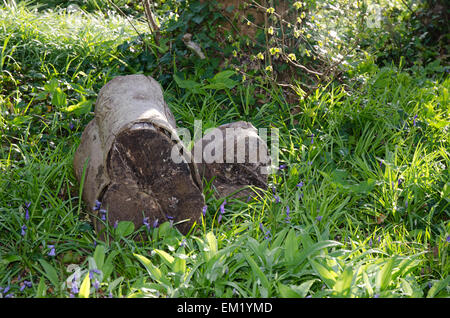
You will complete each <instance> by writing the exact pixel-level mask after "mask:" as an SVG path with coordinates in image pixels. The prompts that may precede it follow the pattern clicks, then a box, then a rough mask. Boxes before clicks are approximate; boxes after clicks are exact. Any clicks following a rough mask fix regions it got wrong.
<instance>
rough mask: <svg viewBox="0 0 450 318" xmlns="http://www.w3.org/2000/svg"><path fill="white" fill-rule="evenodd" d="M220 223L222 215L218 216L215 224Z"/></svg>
mask: <svg viewBox="0 0 450 318" xmlns="http://www.w3.org/2000/svg"><path fill="white" fill-rule="evenodd" d="M220 221H222V214H219V217H218V218H217V223H220Z"/></svg>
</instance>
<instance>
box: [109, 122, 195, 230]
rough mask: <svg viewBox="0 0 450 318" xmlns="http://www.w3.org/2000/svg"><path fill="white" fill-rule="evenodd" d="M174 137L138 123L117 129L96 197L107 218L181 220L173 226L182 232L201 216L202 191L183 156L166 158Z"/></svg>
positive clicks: (139, 221) (150, 125)
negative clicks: (105, 183)
mask: <svg viewBox="0 0 450 318" xmlns="http://www.w3.org/2000/svg"><path fill="white" fill-rule="evenodd" d="M174 145H175V143H174V142H173V141H172V140H171V139H170V137H169V136H168V135H167V134H166V133H165V132H164V131H163V130H162V129H159V128H157V127H155V126H153V125H152V124H149V123H139V124H136V125H133V126H132V127H131V128H130V129H127V130H125V131H123V132H121V133H120V134H119V135H118V136H117V137H116V139H115V142H114V143H113V146H112V147H111V152H110V154H109V156H108V160H107V169H108V175H109V176H110V178H111V180H112V184H111V185H110V186H109V187H108V189H107V190H106V192H105V194H104V195H103V198H102V203H103V205H104V206H105V207H106V208H107V210H108V213H109V216H110V217H109V220H110V223H113V222H115V221H116V220H119V221H120V220H128V221H133V222H134V223H135V225H136V226H142V224H143V218H144V217H146V218H148V220H150V221H151V222H154V221H155V220H158V222H159V223H162V222H164V221H167V220H173V222H174V223H177V222H181V223H180V224H179V225H178V226H177V228H178V229H179V230H180V232H182V233H187V231H189V229H190V227H191V226H192V225H193V223H194V222H195V221H197V220H198V219H199V218H200V216H201V209H202V207H203V205H204V197H203V194H202V192H201V190H200V189H199V187H198V184H197V182H196V181H195V177H194V176H193V174H192V172H191V169H190V167H189V165H188V163H187V162H186V161H183V162H181V163H175V162H174V161H173V160H172V158H171V153H172V148H173V147H174Z"/></svg>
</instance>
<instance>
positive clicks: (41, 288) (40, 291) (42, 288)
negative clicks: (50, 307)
mask: <svg viewBox="0 0 450 318" xmlns="http://www.w3.org/2000/svg"><path fill="white" fill-rule="evenodd" d="M46 294H47V285H45V281H44V278H43V277H41V278H40V279H39V284H38V287H37V291H36V298H44V297H45V296H46Z"/></svg>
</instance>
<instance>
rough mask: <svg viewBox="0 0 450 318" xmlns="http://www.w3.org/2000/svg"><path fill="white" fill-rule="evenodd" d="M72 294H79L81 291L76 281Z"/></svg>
mask: <svg viewBox="0 0 450 318" xmlns="http://www.w3.org/2000/svg"><path fill="white" fill-rule="evenodd" d="M71 291H72V293H74V294H78V293H79V292H80V291H79V289H78V284H77V282H76V281H73V282H72V289H71Z"/></svg>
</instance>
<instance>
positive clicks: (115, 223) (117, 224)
mask: <svg viewBox="0 0 450 318" xmlns="http://www.w3.org/2000/svg"><path fill="white" fill-rule="evenodd" d="M118 226H119V220H116V221H115V222H114V225H113V228H115V229H117V227H118Z"/></svg>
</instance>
